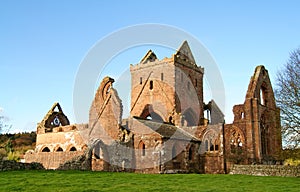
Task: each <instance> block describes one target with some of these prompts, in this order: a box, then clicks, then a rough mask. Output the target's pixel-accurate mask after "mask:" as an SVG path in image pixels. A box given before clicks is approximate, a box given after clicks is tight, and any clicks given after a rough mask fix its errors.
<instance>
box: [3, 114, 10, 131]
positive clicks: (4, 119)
mask: <svg viewBox="0 0 300 192" xmlns="http://www.w3.org/2000/svg"><path fill="white" fill-rule="evenodd" d="M7 120H8V117H6V116H4V115H1V114H0V133H3V132H6V133H7V132H9V130H10V128H11V127H12V125H9V124H7Z"/></svg>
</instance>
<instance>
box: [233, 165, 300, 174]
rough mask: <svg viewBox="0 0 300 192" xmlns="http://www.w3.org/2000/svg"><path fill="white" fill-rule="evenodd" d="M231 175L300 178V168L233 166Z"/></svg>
mask: <svg viewBox="0 0 300 192" xmlns="http://www.w3.org/2000/svg"><path fill="white" fill-rule="evenodd" d="M230 174H243V175H257V176H284V177H300V166H284V165H233V168H232V169H231V171H230Z"/></svg>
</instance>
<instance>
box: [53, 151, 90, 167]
mask: <svg viewBox="0 0 300 192" xmlns="http://www.w3.org/2000/svg"><path fill="white" fill-rule="evenodd" d="M91 169H92V165H91V155H90V154H89V150H88V149H87V150H86V151H85V152H84V153H82V154H78V155H77V156H75V157H73V158H72V159H70V160H68V161H64V162H63V163H61V164H60V165H59V167H58V168H57V170H91Z"/></svg>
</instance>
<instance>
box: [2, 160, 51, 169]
mask: <svg viewBox="0 0 300 192" xmlns="http://www.w3.org/2000/svg"><path fill="white" fill-rule="evenodd" d="M43 169H45V168H44V167H43V165H42V164H41V163H37V162H32V163H20V162H16V161H8V160H0V171H16V170H43Z"/></svg>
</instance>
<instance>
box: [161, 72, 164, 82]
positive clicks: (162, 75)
mask: <svg viewBox="0 0 300 192" xmlns="http://www.w3.org/2000/svg"><path fill="white" fill-rule="evenodd" d="M160 80H162V81H163V80H164V74H163V73H161V74H160Z"/></svg>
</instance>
